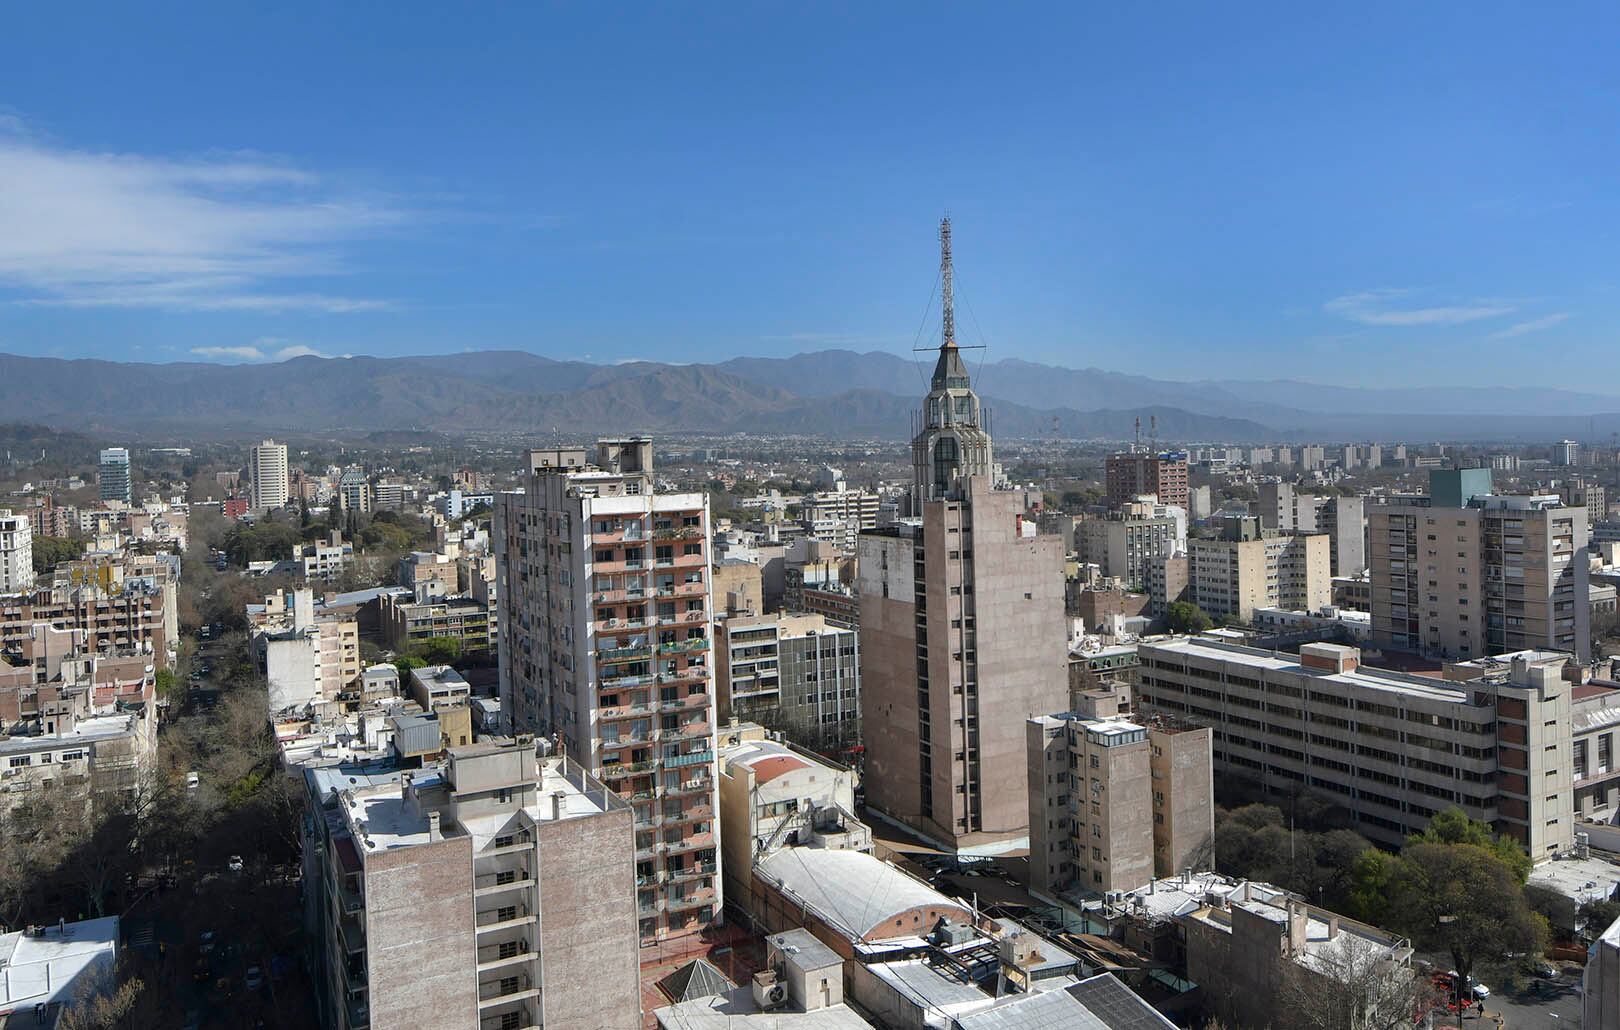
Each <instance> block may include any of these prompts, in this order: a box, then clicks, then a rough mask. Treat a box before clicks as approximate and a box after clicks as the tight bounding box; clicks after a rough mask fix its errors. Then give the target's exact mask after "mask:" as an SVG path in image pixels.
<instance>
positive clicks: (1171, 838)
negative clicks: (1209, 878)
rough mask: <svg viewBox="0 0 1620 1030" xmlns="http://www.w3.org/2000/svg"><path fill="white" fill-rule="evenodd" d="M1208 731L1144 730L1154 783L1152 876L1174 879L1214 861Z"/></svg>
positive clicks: (1206, 729) (1211, 768)
mask: <svg viewBox="0 0 1620 1030" xmlns="http://www.w3.org/2000/svg"><path fill="white" fill-rule="evenodd" d="M1212 736H1213V734H1212V731H1211V730H1209V729H1208V728H1207V727H1206V728H1204V729H1196V730H1179V731H1176V732H1165V731H1163V730H1159V729H1154V728H1152V727H1150V728H1149V729H1148V743H1149V745H1150V756H1149V759H1148V762H1149V767H1150V769H1151V770H1152V778H1153V815H1154V819H1153V872H1154V875H1155V876H1174V875H1175V874H1177V873H1179V872H1181V871H1182V870H1184V869H1188V868H1196V869H1202V868H1205V867H1206V866H1207V865H1209V864H1210V863H1212V862H1213V861H1214V857H1215V853H1214V842H1215V776H1214V768H1213V758H1212V754H1213V751H1212Z"/></svg>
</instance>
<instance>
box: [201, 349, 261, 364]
mask: <svg viewBox="0 0 1620 1030" xmlns="http://www.w3.org/2000/svg"><path fill="white" fill-rule="evenodd" d="M191 353H193V354H196V355H197V356H199V357H204V358H235V359H236V360H237V361H263V360H264V351H262V350H260V349H259V348H257V347H193V348H191Z"/></svg>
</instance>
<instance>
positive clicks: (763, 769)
mask: <svg viewBox="0 0 1620 1030" xmlns="http://www.w3.org/2000/svg"><path fill="white" fill-rule="evenodd" d="M720 760H721V761H722V762H723V763H725V769H726V772H728V773H732V774H735V773H737V772H740V771H742V770H743V769H752V770H754V780H755V782H757V783H769V782H770V781H772V780H774V779H776V778H777V777H778V776H781V775H782V774H784V773H789V772H792V771H793V770H795V769H809V768H812V767H813V766H814V765H815V763H814V762H812V761H811V760H810V759H808V758H807V757H806V756H804V755H801V754H799V753H797V752H795V751H794V750H793V749H792V748H790V747H788V746H787V745H786V744H782V743H779V742H777V741H774V740H745V741H743V742H742V743H740V744H734V745H730V746H727V747H723V748H721V749H720Z"/></svg>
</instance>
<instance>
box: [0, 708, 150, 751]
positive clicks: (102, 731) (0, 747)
mask: <svg viewBox="0 0 1620 1030" xmlns="http://www.w3.org/2000/svg"><path fill="white" fill-rule="evenodd" d="M138 721H139V717H138V716H137V715H136V714H135V713H133V712H117V713H114V714H112V715H95V716H91V717H90V718H88V719H80V720H79V721H78V722H77V723H76V724H74V727H73V729H72V730H71V731H70V732H68V733H62V734H52V733H41V734H38V735H35V736H24V735H19V736H14V737H0V754H7V753H21V752H24V751H45V750H49V749H51V748H58V747H61V746H63V745H64V744H67V745H72V744H89V743H92V742H94V741H98V740H110V739H112V738H113V737H122V736H125V735H126V734H129V733H133V732H135V729H136V723H137V722H138Z"/></svg>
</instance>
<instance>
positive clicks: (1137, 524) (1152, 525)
mask: <svg viewBox="0 0 1620 1030" xmlns="http://www.w3.org/2000/svg"><path fill="white" fill-rule="evenodd" d="M1075 538H1076V539H1075V546H1076V549H1077V550H1078V551H1079V553H1080V560H1081V561H1083V562H1089V563H1091V564H1094V565H1096V566H1098V567H1099V568H1100V569H1101V570H1102V574H1103V575H1104V576H1112V577H1116V578H1118V579H1120V580H1122V581H1124V583H1125V586H1126V588H1127V589H1130V590H1137V591H1143V590H1146V589H1147V588H1148V584H1149V582H1150V579H1151V577H1152V569H1153V566H1154V564H1155V562H1157V561H1159V560H1160V559H1162V558H1164V557H1165V556H1167V555H1173V554H1176V553H1178V552H1184V551H1185V550H1186V549H1187V513H1186V512H1185V511H1184V510H1183V509H1181V508H1177V507H1173V506H1170V505H1164V504H1158V503H1156V502H1154V501H1153V500H1152V499H1151V498H1139V499H1138V500H1136V501H1134V502H1129V503H1127V504H1126V505H1124V506H1123V507H1122V508H1121V509H1120V510H1119V511H1117V512H1110V513H1108V515H1107V516H1105V517H1104V518H1100V519H1085V520H1083V521H1081V522H1078V523H1076V524H1075Z"/></svg>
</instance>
